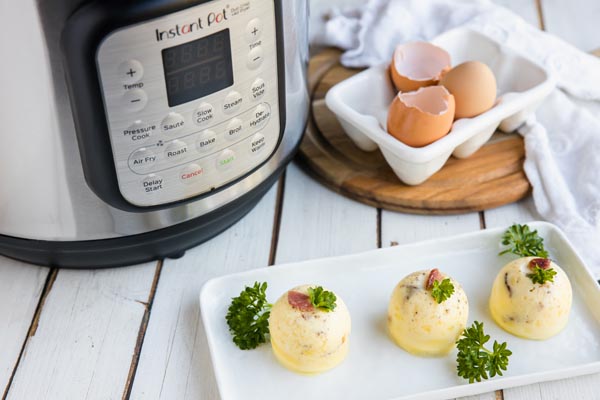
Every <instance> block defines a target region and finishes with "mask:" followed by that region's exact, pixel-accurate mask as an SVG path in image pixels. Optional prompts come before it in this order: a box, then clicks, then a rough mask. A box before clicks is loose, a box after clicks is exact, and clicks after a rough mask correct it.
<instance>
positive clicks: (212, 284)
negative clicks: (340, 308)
mask: <svg viewBox="0 0 600 400" xmlns="http://www.w3.org/2000/svg"><path fill="white" fill-rule="evenodd" d="M529 225H530V226H531V227H532V228H534V229H537V230H538V232H539V233H540V235H541V236H542V237H543V238H544V239H545V245H546V248H547V249H549V251H550V255H551V257H552V258H553V259H554V260H556V261H557V262H558V264H559V265H561V266H562V267H563V269H564V270H565V271H566V273H567V274H568V276H569V278H570V280H571V283H572V285H573V293H574V299H573V300H574V301H573V309H572V313H571V317H570V321H569V324H568V326H567V328H566V329H565V330H564V331H563V332H562V333H560V334H559V335H558V336H556V337H554V338H552V339H550V340H547V341H543V342H538V341H530V340H524V339H519V338H517V337H515V336H512V335H510V334H508V333H506V332H504V331H503V330H501V329H500V328H499V327H498V326H496V324H495V323H494V322H493V321H492V319H491V317H490V315H489V312H488V296H489V293H490V290H491V287H492V282H493V280H494V278H495V276H496V274H497V273H498V271H499V270H500V268H502V266H503V265H504V264H505V263H507V262H508V261H510V260H512V259H514V258H515V256H512V255H505V256H501V257H500V256H498V252H499V251H500V238H501V236H502V233H503V232H504V230H503V229H496V230H486V231H480V232H476V233H472V234H467V235H462V236H457V237H453V238H448V239H440V240H434V241H428V242H423V243H417V244H410V245H406V246H399V247H392V248H388V249H383V250H376V251H372V252H368V253H364V254H358V255H352V256H346V257H336V258H329V259H322V260H314V261H308V262H303V263H297V264H290V265H284V266H276V267H270V268H263V269H258V270H253V271H249V272H245V273H241V274H236V275H231V276H226V277H221V278H217V279H214V280H211V281H209V282H208V283H206V285H205V286H204V288H203V289H202V293H201V295H200V303H201V309H202V319H203V321H204V326H205V329H206V333H207V337H208V343H209V346H210V351H211V356H212V360H213V365H214V369H215V375H216V378H217V382H218V384H219V390H220V393H221V396H222V398H223V399H225V400H228V399H259V398H260V399H277V400H280V399H286V400H292V399H303V400H306V399H310V398H323V399H324V398H326V399H332V400H333V399H344V400H349V399H367V398H368V399H448V398H453V397H459V396H469V395H474V394H478V393H484V392H489V391H493V390H497V389H502V388H508V387H513V386H520V385H526V384H531V383H535V382H542V381H548V380H556V379H563V378H568V377H573V376H577V375H584V374H589V373H593V372H596V371H600V324H599V321H600V307H599V305H600V287H599V286H598V284H597V283H596V281H595V280H594V278H593V276H592V274H591V273H590V272H589V270H588V269H587V268H586V267H585V266H584V264H583V262H582V260H581V258H580V257H579V256H578V255H577V254H576V253H575V251H574V250H573V247H572V246H571V244H570V243H569V242H568V240H567V239H566V237H565V236H564V234H563V233H562V232H560V231H559V230H558V228H556V227H555V226H553V225H550V224H548V223H544V222H535V223H531V224H529ZM434 267H435V268H440V269H441V270H443V271H444V272H446V273H448V274H449V275H451V276H453V277H454V278H455V279H457V280H458V281H459V282H460V283H461V285H462V286H463V288H464V289H465V291H466V293H467V296H468V298H469V303H470V312H469V323H471V322H472V321H474V320H478V321H483V322H484V324H485V329H486V332H487V333H488V334H490V335H491V336H492V338H493V339H497V340H498V341H506V342H508V347H509V348H510V349H511V350H512V351H513V356H512V357H511V359H510V365H509V369H508V371H507V372H506V373H505V375H504V377H499V378H494V379H491V380H489V381H485V382H482V383H475V384H471V385H469V384H468V383H467V382H465V381H464V380H462V379H461V378H459V377H458V376H457V375H456V372H455V371H456V363H455V358H456V352H455V351H453V352H452V353H451V354H450V355H448V356H447V357H442V358H421V357H416V356H412V355H410V354H408V353H406V352H405V351H403V350H402V349H400V348H399V347H397V346H396V345H395V344H394V343H393V342H392V341H391V340H390V339H389V338H388V335H387V329H386V313H387V305H388V300H389V298H390V295H391V293H392V290H393V288H394V286H395V285H396V284H397V283H398V282H399V281H400V280H401V279H402V278H403V277H404V276H406V275H408V274H409V273H411V272H414V271H418V270H422V269H430V268H434ZM255 281H266V282H268V284H269V288H268V291H267V295H268V298H269V301H271V302H275V301H276V300H277V298H278V297H279V296H281V295H282V294H283V293H285V292H286V291H287V290H289V289H291V288H293V287H294V286H297V285H300V284H305V283H306V284H319V285H323V286H326V287H328V288H330V289H331V290H334V291H335V292H336V293H337V294H338V295H339V296H341V297H342V298H343V299H344V301H345V302H346V304H347V306H348V308H349V310H350V313H351V316H352V334H351V337H350V353H349V355H348V358H347V359H346V361H345V362H344V363H342V364H341V365H340V366H338V367H337V368H335V369H334V370H332V371H330V372H327V373H325V374H322V375H317V376H303V375H298V374H295V373H293V372H290V371H288V370H286V369H285V368H283V367H282V366H280V365H279V364H278V363H277V361H276V360H275V358H274V356H273V354H272V352H271V348H270V346H269V345H268V344H266V345H263V346H261V347H259V348H258V349H256V350H252V351H242V350H239V349H238V348H237V347H236V346H235V345H234V344H233V342H232V341H231V336H230V334H229V332H228V329H227V324H226V322H225V314H226V313H227V308H228V306H229V303H230V301H231V298H232V297H235V296H237V295H238V294H239V293H240V291H241V290H243V288H244V286H246V285H251V284H253V283H254V282H255Z"/></svg>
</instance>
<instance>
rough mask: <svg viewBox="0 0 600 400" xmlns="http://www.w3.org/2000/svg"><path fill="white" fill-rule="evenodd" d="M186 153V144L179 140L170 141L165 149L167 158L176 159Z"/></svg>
mask: <svg viewBox="0 0 600 400" xmlns="http://www.w3.org/2000/svg"><path fill="white" fill-rule="evenodd" d="M187 154H188V145H187V144H186V143H185V142H182V141H181V140H175V141H173V142H171V143H170V144H169V145H168V146H167V149H166V150H165V157H166V158H167V160H178V159H180V158H183V157H185V156H186V155H187Z"/></svg>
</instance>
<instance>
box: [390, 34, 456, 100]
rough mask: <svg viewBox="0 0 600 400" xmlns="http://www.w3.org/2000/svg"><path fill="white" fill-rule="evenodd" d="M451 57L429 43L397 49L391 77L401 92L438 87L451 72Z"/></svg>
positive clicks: (401, 46) (404, 45) (391, 66)
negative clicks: (441, 80) (446, 74)
mask: <svg viewBox="0 0 600 400" xmlns="http://www.w3.org/2000/svg"><path fill="white" fill-rule="evenodd" d="M450 67H451V63H450V55H449V54H448V53H447V52H446V51H445V50H443V49H441V48H439V47H437V46H435V45H433V44H431V43H427V42H412V43H406V44H402V45H400V46H398V47H396V51H395V52H394V57H393V59H392V64H391V65H390V76H391V78H392V81H393V82H394V86H396V89H398V91H400V92H412V91H415V90H418V89H419V88H422V87H426V86H432V85H437V84H438V83H439V81H440V79H441V78H442V76H443V75H444V74H445V73H446V72H448V71H449V70H450Z"/></svg>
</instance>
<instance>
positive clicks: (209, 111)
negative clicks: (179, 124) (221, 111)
mask: <svg viewBox="0 0 600 400" xmlns="http://www.w3.org/2000/svg"><path fill="white" fill-rule="evenodd" d="M214 118H215V109H214V107H213V106H212V104H208V103H202V104H200V107H198V108H197V109H196V111H195V112H194V122H195V123H196V125H198V126H206V125H208V124H210V123H211V122H212V120H213V119H214Z"/></svg>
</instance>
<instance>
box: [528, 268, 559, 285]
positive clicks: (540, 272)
mask: <svg viewBox="0 0 600 400" xmlns="http://www.w3.org/2000/svg"><path fill="white" fill-rule="evenodd" d="M555 276H556V271H555V270H554V269H553V268H550V269H543V268H540V267H538V266H536V267H534V268H533V272H532V273H530V274H527V277H528V278H529V279H531V281H532V282H533V283H539V284H540V285H543V284H544V283H546V282H552V283H554V277H555Z"/></svg>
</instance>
